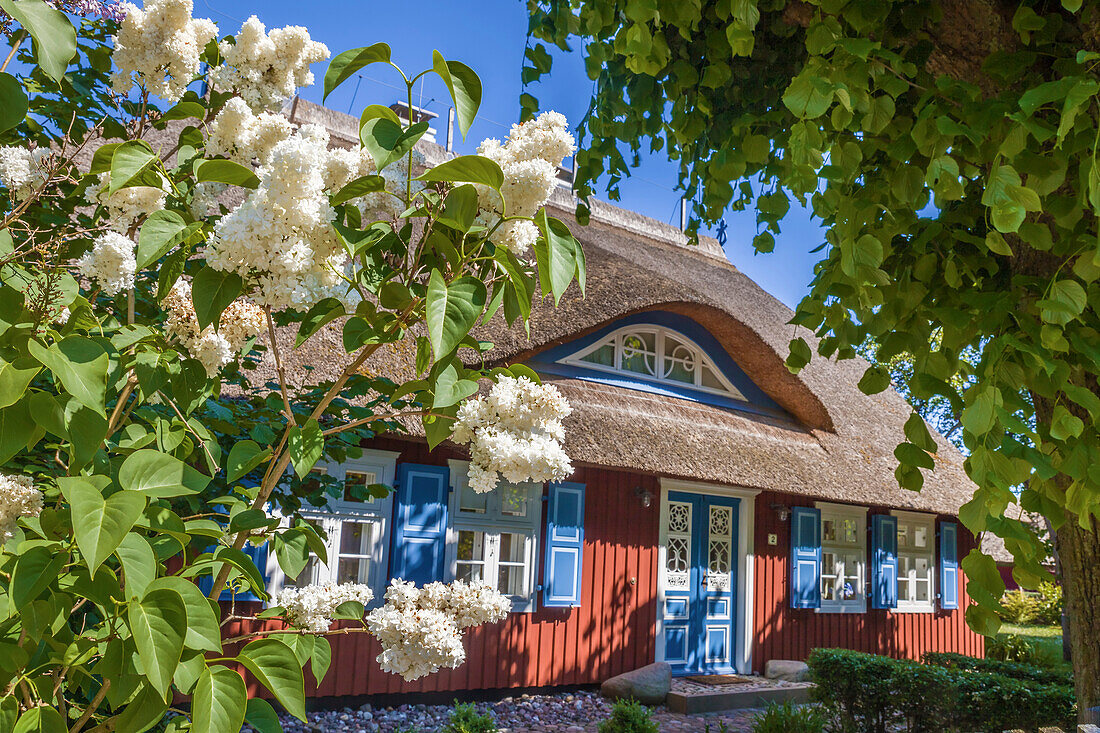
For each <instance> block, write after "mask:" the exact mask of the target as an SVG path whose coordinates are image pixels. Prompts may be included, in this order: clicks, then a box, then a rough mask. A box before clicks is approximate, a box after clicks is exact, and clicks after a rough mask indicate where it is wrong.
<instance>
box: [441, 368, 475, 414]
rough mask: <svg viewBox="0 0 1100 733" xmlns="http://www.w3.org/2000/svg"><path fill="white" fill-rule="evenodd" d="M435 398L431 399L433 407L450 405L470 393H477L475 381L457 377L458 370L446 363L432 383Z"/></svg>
mask: <svg viewBox="0 0 1100 733" xmlns="http://www.w3.org/2000/svg"><path fill="white" fill-rule="evenodd" d="M433 387H434V391H435V398H434V399H433V400H432V407H433V408H441V407H450V406H451V405H453V404H456V403H457V402H460V401H461V400H464V399H466V398H467V397H469V396H470V395H472V394H476V393H477V389H478V388H477V382H475V381H474V380H472V379H459V377H458V370H456V369H455V367H454V365H448V366H447V367H446V368H445V369H443V370H442V371H440V372H439V374H438V376H436V378H435V383H434V384H433Z"/></svg>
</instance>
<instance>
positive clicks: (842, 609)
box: [816, 601, 867, 614]
mask: <svg viewBox="0 0 1100 733" xmlns="http://www.w3.org/2000/svg"><path fill="white" fill-rule="evenodd" d="M816 612H817V613H840V614H843V613H848V614H851V613H867V604H866V603H861V604H859V605H856V604H851V605H846V606H842V605H836V606H832V605H827V604H826V603H825V602H824V601H822V602H821V608H818V609H816Z"/></svg>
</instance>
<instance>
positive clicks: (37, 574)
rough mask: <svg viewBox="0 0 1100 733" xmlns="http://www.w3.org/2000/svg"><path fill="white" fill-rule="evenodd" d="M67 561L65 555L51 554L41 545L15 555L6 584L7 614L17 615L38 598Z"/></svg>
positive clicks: (53, 580) (54, 579) (55, 578)
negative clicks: (13, 566)
mask: <svg viewBox="0 0 1100 733" xmlns="http://www.w3.org/2000/svg"><path fill="white" fill-rule="evenodd" d="M67 561H68V555H67V554H65V553H55V552H51V551H50V550H49V549H48V548H46V547H44V546H42V545H34V546H33V547H30V548H28V549H27V550H25V551H24V552H23V553H22V554H20V555H17V556H16V558H15V568H14V569H13V570H12V573H11V582H10V583H9V584H8V608H9V613H12V614H15V613H18V612H19V610H20V609H22V608H25V607H26V606H27V605H29V604H30V602H31V601H33V600H34V599H36V598H38V596H39V594H41V593H42V591H43V590H45V589H46V586H48V585H50V584H51V583H53V582H55V581H56V580H57V577H58V573H60V572H61V568H62V567H64V566H65V563H66V562H67Z"/></svg>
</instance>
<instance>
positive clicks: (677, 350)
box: [661, 335, 695, 384]
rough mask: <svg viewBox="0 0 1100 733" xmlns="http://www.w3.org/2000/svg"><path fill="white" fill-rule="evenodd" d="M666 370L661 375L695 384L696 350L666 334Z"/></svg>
mask: <svg viewBox="0 0 1100 733" xmlns="http://www.w3.org/2000/svg"><path fill="white" fill-rule="evenodd" d="M664 357H665V358H664V370H663V372H662V374H661V376H663V377H665V378H666V379H672V380H674V381H677V382H684V383H686V384H695V352H694V350H692V349H691V348H690V347H688V346H687V345H686V344H682V343H680V342H679V341H677V340H676V339H674V338H672V337H671V336H668V335H666V336H665V353H664Z"/></svg>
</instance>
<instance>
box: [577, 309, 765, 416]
mask: <svg viewBox="0 0 1100 733" xmlns="http://www.w3.org/2000/svg"><path fill="white" fill-rule="evenodd" d="M561 363H563V364H572V365H575V366H581V367H586V368H588V369H596V370H599V371H606V372H620V373H623V374H628V375H630V376H631V377H634V378H640V379H644V380H647V381H652V382H659V383H666V384H674V385H678V386H688V387H691V388H693V389H696V390H699V391H702V392H710V393H713V394H719V395H724V396H726V397H731V398H733V399H736V400H744V399H745V396H744V394H742V393H741V391H740V390H739V389H737V388H736V387H734V386H733V384H731V383H730V381H729V380H728V379H727V378H726V377H725V375H723V374H722V372H721V371H719V370H718V368H717V367H716V366H715V364H714V362H713V361H712V360H711V358H710V357H709V356H707V354H706V352H705V351H703V349H702V348H701V347H700V346H699V345H698V344H696V343H695V342H694V341H692V340H691V339H689V338H688V337H687V336H684V335H683V334H682V333H679V332H677V331H673V330H672V329H669V328H664V327H663V326H624V327H623V328H620V329H618V330H616V331H613V332H612V333H610V334H608V335H607V336H605V337H604V338H602V339H600V340H599V341H597V342H596V343H594V344H592V345H590V346H588V347H586V348H584V349H581V350H580V351H577V352H574V353H573V354H571V355H569V356H567V357H565V358H564V359H561Z"/></svg>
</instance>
